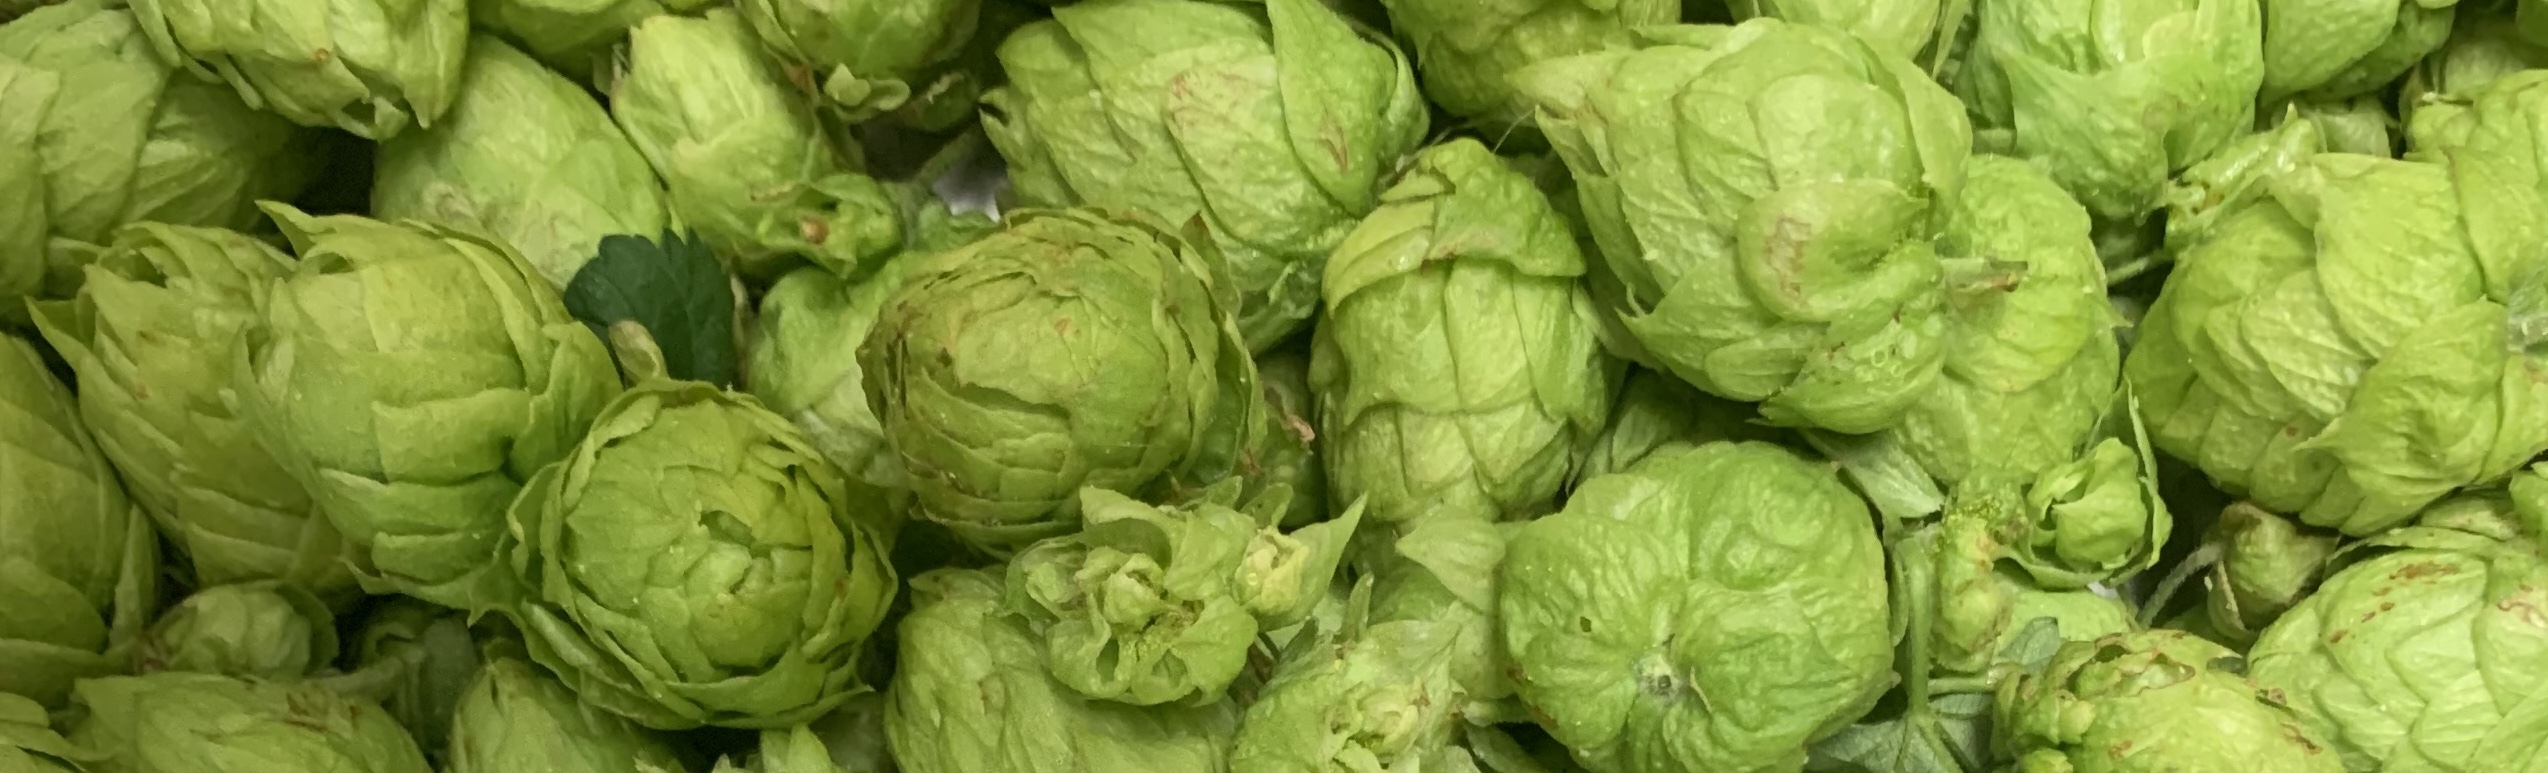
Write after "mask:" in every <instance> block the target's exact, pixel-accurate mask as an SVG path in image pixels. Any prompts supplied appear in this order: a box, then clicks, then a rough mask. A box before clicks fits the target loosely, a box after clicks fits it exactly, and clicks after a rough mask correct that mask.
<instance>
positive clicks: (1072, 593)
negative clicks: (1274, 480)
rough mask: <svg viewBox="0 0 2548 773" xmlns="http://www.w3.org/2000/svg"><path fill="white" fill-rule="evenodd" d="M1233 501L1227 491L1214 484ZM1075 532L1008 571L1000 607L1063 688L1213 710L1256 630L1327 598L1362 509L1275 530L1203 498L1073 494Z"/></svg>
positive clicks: (1292, 619)
mask: <svg viewBox="0 0 2548 773" xmlns="http://www.w3.org/2000/svg"><path fill="white" fill-rule="evenodd" d="M1222 491H1224V492H1234V491H1235V487H1229V486H1225V487H1222ZM1080 501H1081V503H1082V504H1081V511H1082V512H1083V513H1084V514H1085V517H1086V519H1087V520H1086V522H1085V525H1083V526H1082V527H1081V530H1080V532H1079V533H1077V534H1073V535H1070V536H1066V537H1057V538H1054V539H1049V540H1045V541H1042V542H1038V543H1036V544H1034V545H1031V546H1028V547H1027V548H1026V549H1025V550H1023V551H1020V552H1019V553H1018V554H1017V558H1016V559H1015V560H1013V561H1011V562H1009V567H1008V578H1007V585H1006V588H1007V594H1008V604H1009V607H1010V610H1011V611H1012V612H1013V613H1015V614H1016V615H1017V616H1018V617H1019V618H1020V619H1021V620H1023V621H1024V622H1025V623H1026V624H1027V627H1028V629H1029V630H1031V631H1033V632H1034V633H1035V634H1036V635H1037V636H1039V637H1042V638H1043V639H1044V659H1045V667H1046V668H1047V669H1049V670H1050V671H1052V673H1053V678H1054V679H1055V680H1056V681H1059V682H1060V683H1062V684H1063V685H1065V686H1068V687H1069V688H1070V689H1072V690H1074V691H1076V692H1078V693H1080V694H1081V695H1084V696H1087V697H1089V698H1092V699H1097V700H1109V701H1116V702H1119V703H1126V704H1131V705H1135V706H1151V705H1157V704H1164V703H1182V704H1187V705H1204V704H1210V703H1213V702H1216V701H1219V700H1221V699H1222V697H1223V693H1224V692H1225V691H1226V689H1227V688H1228V687H1229V686H1230V683H1231V681H1232V680H1234V679H1236V678H1238V676H1239V673H1240V671H1241V669H1242V668H1243V667H1245V666H1246V665H1247V658H1248V650H1249V647H1251V646H1252V645H1254V644H1255V643H1256V639H1257V635H1258V634H1259V633H1260V632H1263V631H1270V630H1274V629H1278V628H1283V627H1286V626H1289V625H1292V624H1295V623H1298V622H1300V620H1301V619H1302V618H1304V617H1306V616H1307V615H1308V613H1309V610H1310V607H1311V606H1312V605H1314V604H1315V603H1316V602H1317V601H1318V599H1320V598H1321V597H1323V596H1324V595H1325V594H1326V590H1327V587H1328V584H1329V583H1330V582H1331V581H1332V580H1333V578H1334V577H1335V574H1336V567H1337V565H1338V564H1339V563H1340V562H1341V561H1342V559H1343V557H1344V552H1345V543H1346V541H1347V540H1348V539H1349V538H1351V537H1352V536H1353V531H1354V527H1355V526H1356V525H1357V524H1359V523H1361V520H1362V512H1361V511H1360V510H1358V509H1347V510H1346V511H1345V513H1344V516H1343V517H1342V518H1339V519H1337V520H1334V521H1329V522H1325V523H1320V524H1315V525H1312V526H1307V527H1303V528H1302V529H1300V530H1298V531H1295V532H1291V533H1288V534H1286V533H1283V532H1281V531H1279V530H1277V528H1276V527H1275V526H1274V525H1273V524H1274V523H1275V522H1276V521H1278V520H1279V518H1280V511H1279V510H1275V511H1273V512H1270V513H1267V515H1268V516H1269V517H1263V518H1260V517H1258V516H1256V515H1253V514H1251V513H1247V512H1241V511H1239V510H1236V509H1232V508H1231V507H1230V504H1229V503H1227V502H1221V501H1213V500H1211V499H1207V500H1205V501H1201V502H1197V503H1195V504H1192V505H1187V506H1182V507H1174V508H1158V507H1152V506H1150V505H1146V504H1142V503H1141V502H1138V501H1135V500H1133V499H1131V498H1128V497H1125V496H1124V495H1122V494H1118V493H1115V492H1112V491H1107V490H1105V489H1094V488H1092V489H1085V490H1082V491H1081V492H1080Z"/></svg>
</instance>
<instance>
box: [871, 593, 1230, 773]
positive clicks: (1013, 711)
mask: <svg viewBox="0 0 2548 773" xmlns="http://www.w3.org/2000/svg"><path fill="white" fill-rule="evenodd" d="M911 593H912V597H913V598H912V609H911V613H910V614H909V615H906V616H905V617H903V619H902V623H901V629H900V631H899V636H897V637H896V638H897V639H898V641H899V642H900V647H901V649H900V652H899V654H898V655H897V656H896V657H895V658H894V660H895V663H896V668H895V670H894V681H893V687H892V689H891V690H890V691H889V692H888V693H887V695H886V700H887V703H886V707H885V733H886V737H887V739H888V740H889V741H890V743H891V745H892V748H893V757H894V764H896V765H898V766H900V768H901V769H902V770H903V771H905V773H1119V772H1120V771H1134V770H1138V771H1144V773H1221V772H1222V771H1227V770H1229V751H1228V750H1229V747H1230V738H1231V734H1232V732H1233V731H1234V730H1235V729H1236V728H1237V726H1238V723H1239V711H1238V708H1237V707H1236V706H1234V705H1232V704H1231V703H1230V702H1228V701H1220V702H1215V703H1210V704H1206V705H1202V706H1131V705H1126V704H1123V703H1117V702H1114V701H1101V700H1091V699H1088V698H1085V697H1082V696H1081V695H1080V694H1079V693H1078V692H1076V691H1073V690H1072V689H1070V688H1069V687H1066V686H1063V685H1062V684H1061V683H1060V682H1056V681H1054V680H1053V677H1052V676H1051V675H1050V672H1047V671H1046V670H1045V669H1044V643H1043V642H1042V641H1041V640H1040V638H1039V637H1037V636H1035V635H1034V634H1033V633H1032V632H1029V631H1028V630H1027V629H1026V627H1025V625H1024V624H1023V623H1021V622H1019V621H1017V620H1016V619H1015V618H1014V617H1012V616H1010V615H1009V614H1007V605H1006V604H1005V602H1003V601H1002V599H1001V597H1002V591H1001V586H1000V579H999V578H998V577H997V576H994V575H991V574H987V573H984V572H980V571H976V570H970V569H941V570H937V571H934V572H930V573H928V574H923V575H920V576H918V577H914V578H912V580H911ZM985 695H997V696H999V700H992V701H986V700H983V699H982V697H983V696H985Z"/></svg>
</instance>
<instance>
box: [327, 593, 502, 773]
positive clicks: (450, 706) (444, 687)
mask: <svg viewBox="0 0 2548 773" xmlns="http://www.w3.org/2000/svg"><path fill="white" fill-rule="evenodd" d="M468 617H469V616H468V615H467V614H465V613H461V612H456V611H453V610H450V609H447V608H444V607H438V606H434V605H432V604H429V603H425V602H422V601H418V600H416V599H413V598H407V597H396V596H393V597H390V598H389V599H387V600H384V601H382V602H380V603H379V604H378V605H376V606H374V607H373V608H372V612H371V617H370V618H368V619H366V620H364V621H363V627H362V629H361V630H360V631H357V632H356V633H355V639H354V663H355V670H356V672H357V673H364V674H377V673H384V672H385V673H388V674H390V675H391V676H392V677H393V678H392V679H391V681H390V682H389V683H388V684H387V685H386V686H385V687H384V688H383V689H382V690H380V692H381V696H380V705H381V708H382V709H384V710H386V711H388V712H389V715H390V716H391V717H395V718H397V720H398V726H399V727H404V728H407V732H408V734H409V735H413V736H415V738H416V743H417V745H419V746H422V747H424V749H425V754H426V756H429V757H436V758H437V759H440V755H441V754H442V753H443V752H444V751H445V750H447V749H448V748H449V747H450V744H449V741H448V739H449V738H450V737H451V722H452V717H453V715H455V714H456V713H457V712H458V711H459V706H460V701H461V696H462V695H464V694H465V693H466V692H467V691H468V690H469V689H470V688H471V687H472V686H474V685H475V684H476V683H477V674H478V669H479V668H480V667H481V666H482V665H483V664H484V662H485V657H484V655H483V653H481V652H480V645H479V641H478V638H477V637H476V636H474V635H473V634H472V632H471V631H470V629H469V619H468ZM490 619H491V620H492V619H495V618H490ZM516 646H518V645H516Z"/></svg>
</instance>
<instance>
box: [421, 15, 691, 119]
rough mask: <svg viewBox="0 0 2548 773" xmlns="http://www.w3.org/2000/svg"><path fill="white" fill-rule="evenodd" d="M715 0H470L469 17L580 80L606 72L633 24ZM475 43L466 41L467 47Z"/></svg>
mask: <svg viewBox="0 0 2548 773" xmlns="http://www.w3.org/2000/svg"><path fill="white" fill-rule="evenodd" d="M717 4H718V3H717V2H716V1H715V0H472V1H471V2H470V3H469V22H470V23H471V24H474V25H476V26H477V28H478V29H482V30H486V31H489V32H493V33H496V34H498V35H502V36H504V37H505V38H506V39H508V40H511V41H513V42H514V43H516V44H518V45H520V46H521V47H522V51H523V52H525V53H528V54H530V55H531V56H534V57H538V58H539V60H540V61H541V62H542V63H545V64H547V65H548V66H550V67H553V68H556V69H557V70H558V71H559V72H562V73H566V74H568V75H570V76H573V77H575V78H576V79H578V80H582V79H583V76H585V75H587V74H595V73H607V72H609V68H610V64H611V61H610V59H611V55H612V51H611V47H612V46H614V45H617V44H618V43H620V42H621V41H624V40H626V39H627V38H628V30H629V29H630V28H632V27H635V26H637V24H638V23H640V22H643V21H645V20H647V19H650V18H654V17H656V16H662V15H665V14H673V13H689V12H692V11H696V10H699V9H701V8H706V7H709V6H713V5H717ZM477 45H478V43H477V42H476V41H474V40H473V41H471V42H470V46H471V48H472V49H474V48H475V47H476V46H477ZM472 53H475V51H474V50H473V51H472ZM464 98H465V97H464Z"/></svg>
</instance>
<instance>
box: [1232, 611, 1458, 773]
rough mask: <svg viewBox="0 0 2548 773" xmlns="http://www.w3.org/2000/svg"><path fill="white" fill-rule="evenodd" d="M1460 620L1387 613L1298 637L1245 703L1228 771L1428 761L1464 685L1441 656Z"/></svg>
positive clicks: (1448, 730) (1454, 723)
mask: <svg viewBox="0 0 2548 773" xmlns="http://www.w3.org/2000/svg"><path fill="white" fill-rule="evenodd" d="M1457 634H1458V630H1457V629H1456V628H1454V627H1451V626H1440V625H1428V624H1424V623H1422V622H1416V621H1406V622H1390V623H1380V624H1377V625H1373V626H1371V627H1370V628H1368V629H1366V630H1363V631H1358V632H1353V635H1352V636H1351V637H1350V638H1346V639H1343V640H1340V641H1337V642H1334V643H1328V642H1320V646H1316V647H1302V648H1300V649H1299V651H1298V652H1297V653H1296V654H1295V655H1294V656H1293V657H1294V658H1295V659H1294V660H1287V661H1285V662H1284V663H1283V664H1281V665H1279V666H1277V667H1276V668H1275V672H1274V678H1273V681H1271V682H1270V683H1268V684H1267V685H1266V686H1265V693H1264V695H1263V697H1261V698H1259V699H1258V700H1257V702H1256V703H1254V704H1251V705H1249V706H1248V710H1247V717H1246V720H1245V722H1243V723H1242V724H1241V725H1240V726H1239V734H1238V737H1237V739H1236V740H1235V741H1234V742H1233V745H1232V746H1231V750H1230V757H1231V760H1230V770H1231V771H1232V773H1323V772H1324V771H1343V770H1394V769H1403V768H1398V767H1385V766H1405V767H1408V768H1415V769H1426V770H1429V769H1432V768H1433V767H1434V766H1435V765H1444V764H1447V763H1445V762H1443V761H1442V760H1444V759H1445V758H1447V757H1448V756H1449V755H1450V754H1451V753H1452V744H1453V741H1454V739H1456V738H1457V737H1458V733H1459V730H1460V728H1461V724H1460V710H1461V709H1462V708H1463V706H1462V700H1461V698H1462V696H1461V692H1462V691H1461V689H1460V686H1459V685H1458V683H1456V682H1454V681H1453V680H1452V679H1451V672H1450V669H1448V668H1446V667H1444V665H1443V663H1444V662H1446V661H1448V660H1450V659H1451V658H1452V657H1454V654H1453V653H1454V652H1455V651H1456V649H1457V647H1456V638H1455V637H1456V635H1457Z"/></svg>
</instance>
